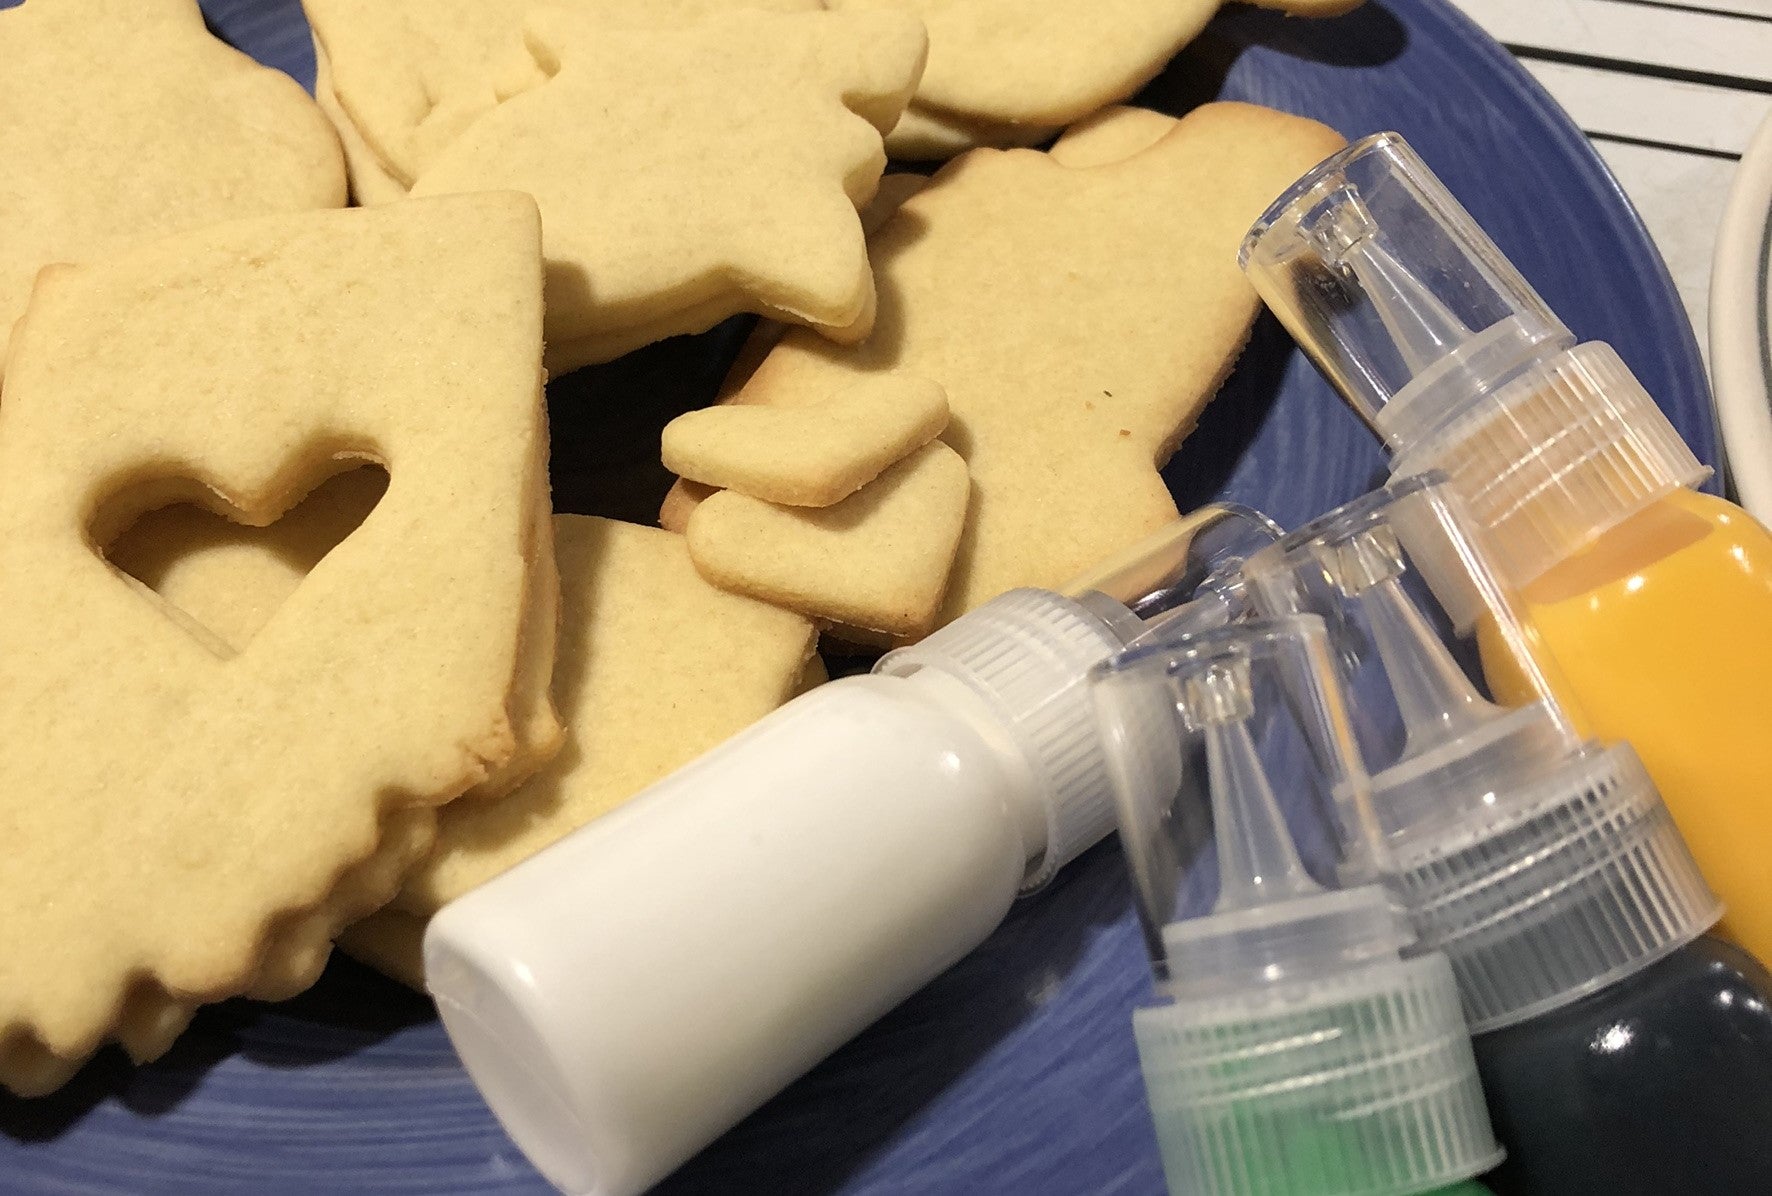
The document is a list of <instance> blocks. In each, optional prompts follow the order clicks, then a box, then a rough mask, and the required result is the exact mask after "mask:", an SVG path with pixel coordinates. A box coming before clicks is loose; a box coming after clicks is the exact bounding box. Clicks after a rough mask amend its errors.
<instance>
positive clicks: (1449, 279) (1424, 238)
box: [1238, 133, 1708, 584]
mask: <svg viewBox="0 0 1772 1196" xmlns="http://www.w3.org/2000/svg"><path fill="white" fill-rule="evenodd" d="M1238 261H1239V262H1240V264H1241V265H1242V267H1243V269H1244V271H1245V272H1246V273H1247V274H1248V275H1249V279H1250V281H1251V282H1252V283H1253V284H1254V285H1255V288H1256V290H1257V291H1259V292H1260V294H1261V297H1262V298H1263V299H1264V300H1265V301H1266V302H1267V304H1268V306H1269V307H1270V308H1272V309H1273V311H1274V313H1275V314H1276V315H1277V316H1278V317H1279V318H1280V321H1281V322H1282V323H1283V324H1285V326H1286V328H1287V330H1288V331H1290V332H1291V333H1292V335H1293V337H1294V338H1295V339H1296V340H1297V341H1298V343H1299V344H1300V345H1301V346H1302V347H1303V348H1304V350H1305V352H1306V353H1308V354H1309V355H1310V357H1311V359H1312V360H1313V361H1314V362H1315V363H1316V364H1317V367H1318V368H1319V369H1321V370H1322V371H1323V373H1324V374H1325V375H1326V376H1327V377H1328V378H1329V380H1330V381H1331V382H1332V383H1333V384H1334V385H1335V387H1336V389H1337V390H1339V391H1340V392H1341V394H1342V396H1343V397H1344V398H1346V399H1347V401H1348V403H1349V404H1350V405H1352V406H1353V408H1354V410H1355V411H1357V412H1358V413H1359V414H1360V415H1361V416H1362V417H1363V418H1364V419H1365V420H1366V421H1367V422H1368V423H1369V424H1371V426H1372V427H1373V429H1374V430H1375V431H1376V432H1377V433H1378V435H1379V436H1380V437H1381V438H1382V439H1383V440H1384V442H1385V444H1386V445H1387V446H1388V447H1389V449H1390V451H1391V453H1392V456H1393V466H1394V468H1395V472H1396V474H1397V475H1398V476H1408V475H1410V474H1415V473H1425V472H1427V471H1429V470H1435V469H1438V470H1443V471H1444V472H1445V473H1446V474H1448V475H1449V476H1450V477H1451V478H1452V479H1453V481H1454V483H1455V484H1456V485H1457V486H1458V487H1459V489H1460V491H1461V492H1462V493H1463V494H1464V497H1465V499H1466V501H1467V502H1469V504H1470V509H1471V513H1472V515H1473V516H1474V517H1475V518H1476V519H1477V520H1478V522H1479V523H1480V524H1481V525H1482V526H1484V527H1485V528H1486V529H1488V530H1489V532H1490V533H1491V535H1492V537H1493V542H1494V551H1495V552H1496V554H1497V559H1498V563H1499V564H1500V565H1501V567H1502V568H1503V569H1504V570H1505V571H1506V572H1507V573H1508V575H1509V576H1510V577H1512V578H1514V580H1516V581H1517V582H1519V583H1521V584H1524V583H1525V582H1527V581H1530V580H1531V579H1533V578H1535V577H1537V576H1538V575H1539V574H1541V573H1543V572H1544V571H1545V570H1546V569H1548V568H1549V567H1550V566H1551V565H1554V564H1556V563H1557V562H1558V561H1560V560H1562V559H1564V558H1565V557H1567V556H1569V555H1571V554H1572V553H1574V552H1576V551H1579V550H1580V549H1581V548H1582V547H1584V546H1586V545H1587V544H1588V543H1590V542H1591V541H1592V540H1593V539H1594V538H1595V537H1597V536H1599V535H1600V534H1602V533H1604V532H1605V531H1607V530H1608V529H1610V528H1611V527H1613V526H1615V525H1616V524H1618V523H1620V522H1622V521H1623V520H1624V519H1627V518H1629V517H1630V516H1631V515H1632V514H1634V513H1636V512H1637V511H1639V510H1641V509H1642V508H1643V507H1644V506H1646V505H1648V504H1649V503H1651V502H1654V501H1655V500H1656V499H1659V498H1661V497H1662V496H1664V495H1666V494H1667V493H1669V492H1671V491H1672V490H1673V489H1675V488H1677V487H1680V486H1686V485H1691V484H1694V483H1696V482H1699V481H1702V480H1703V479H1704V477H1705V476H1706V475H1707V473H1708V470H1706V468H1705V467H1704V466H1703V465H1701V464H1700V463H1699V461H1698V459H1697V458H1696V457H1694V456H1693V455H1692V452H1691V450H1690V449H1689V448H1687V446H1686V444H1685V442H1684V441H1682V440H1681V439H1680V437H1679V434H1678V433H1677V432H1675V431H1674V428H1673V425H1672V424H1671V423H1669V422H1668V420H1667V417H1666V416H1665V415H1663V414H1662V412H1661V410H1660V409H1659V408H1658V407H1656V405H1655V403H1654V400H1652V399H1651V398H1650V397H1649V395H1648V393H1647V392H1646V391H1644V389H1643V387H1642V384H1641V383H1640V382H1638V381H1637V379H1636V377H1635V375H1633V374H1632V373H1631V371H1630V369H1629V367H1627V366H1626V365H1625V364H1624V362H1623V361H1622V360H1620V359H1619V357H1618V354H1617V353H1616V352H1614V351H1613V350H1612V349H1611V347H1610V346H1607V345H1604V344H1601V343H1598V342H1590V343H1588V344H1584V345H1580V346H1577V345H1576V343H1575V337H1574V335H1573V334H1572V333H1571V332H1570V331H1569V329H1568V328H1566V327H1565V326H1564V325H1563V323H1562V322H1561V321H1560V320H1558V319H1557V317H1556V316H1555V315H1554V314H1553V313H1552V312H1551V310H1550V309H1549V308H1548V307H1547V306H1546V305H1545V303H1544V300H1543V299H1541V298H1539V296H1538V294H1537V293H1536V292H1535V291H1533V289H1532V288H1531V286H1529V285H1528V284H1527V282H1526V280H1525V279H1524V278H1523V277H1522V276H1521V275H1520V273H1519V271H1517V270H1516V269H1515V268H1514V267H1513V265H1512V264H1511V263H1510V262H1509V261H1508V260H1507V259H1506V258H1505V257H1503V256H1502V254H1501V251H1500V250H1499V249H1497V248H1496V246H1495V244H1494V242H1492V241H1491V240H1490V239H1489V237H1488V236H1487V235H1486V234H1484V232H1483V230H1482V229H1481V228H1479V227H1478V226H1477V224H1476V222H1475V221H1474V220H1472V219H1471V217H1470V214H1469V213H1467V212H1466V211H1465V210H1464V209H1463V208H1462V207H1460V206H1459V204H1458V201H1457V200H1455V199H1454V198H1453V197H1452V194H1451V192H1449V191H1448V190H1447V189H1446V187H1445V185H1444V184H1443V183H1441V182H1440V180H1439V179H1438V178H1436V177H1435V176H1434V174H1433V172H1432V171H1430V170H1429V169H1428V168H1427V166H1426V164H1425V163H1423V162H1422V160H1421V159H1420V157H1418V156H1417V155H1416V153H1415V151H1414V150H1412V149H1411V148H1410V147H1409V145H1408V143H1407V142H1405V141H1404V140H1403V139H1402V138H1401V137H1400V136H1398V135H1397V134H1395V133H1379V134H1376V135H1375V136H1372V137H1368V138H1366V139H1364V140H1363V141H1359V142H1357V143H1355V144H1354V145H1351V146H1349V147H1347V148H1346V149H1345V150H1342V151H1341V152H1340V153H1338V154H1336V155H1335V156H1334V157H1332V158H1330V159H1328V160H1327V161H1325V162H1323V163H1322V164H1321V165H1319V166H1317V167H1316V168H1315V169H1314V170H1312V171H1311V172H1310V173H1309V174H1307V175H1306V176H1305V177H1304V178H1302V179H1300V180H1299V181H1298V182H1297V183H1296V184H1294V186H1293V187H1292V188H1291V190H1289V191H1287V192H1286V194H1285V195H1283V196H1281V197H1280V198H1279V199H1278V200H1276V201H1275V203H1274V204H1273V206H1272V207H1270V208H1269V209H1268V210H1267V212H1266V213H1265V214H1264V215H1263V216H1262V218H1261V219H1260V220H1259V221H1258V222H1257V223H1256V225H1255V227H1254V228H1253V229H1251V230H1250V232H1249V235H1248V237H1247V238H1246V239H1245V240H1244V242H1243V247H1242V250H1241V252H1240V254H1239V257H1238Z"/></svg>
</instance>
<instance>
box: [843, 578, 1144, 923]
mask: <svg viewBox="0 0 1772 1196" xmlns="http://www.w3.org/2000/svg"><path fill="white" fill-rule="evenodd" d="M1120 647H1121V640H1120V637H1119V636H1117V635H1116V634H1115V633H1114V631H1113V630H1112V629H1111V628H1110V627H1109V626H1108V624H1107V622H1105V621H1104V620H1103V619H1102V618H1101V617H1099V616H1098V615H1096V614H1094V613H1092V612H1091V611H1090V610H1089V609H1088V608H1087V607H1086V606H1084V605H1083V604H1082V603H1079V602H1076V601H1073V600H1071V599H1069V598H1062V597H1060V596H1059V595H1057V594H1054V593H1050V592H1048V591H1046V590H1011V591H1010V592H1009V593H1007V594H1004V595H1002V596H1001V597H998V598H994V599H992V600H991V601H990V602H987V603H986V604H985V605H983V606H981V607H979V608H978V609H977V610H974V611H972V612H970V613H968V614H967V615H965V616H964V617H962V618H959V619H956V620H954V621H953V622H952V623H949V624H948V625H947V626H946V627H943V628H942V629H941V630H939V631H937V632H935V633H934V634H933V635H931V636H929V637H928V638H926V639H924V640H922V641H920V642H918V643H916V644H913V645H911V646H910V647H908V648H900V649H898V650H897V651H895V652H890V653H888V654H887V655H885V656H884V657H882V658H881V659H880V663H879V664H878V665H876V666H875V669H874V671H875V672H877V673H881V674H884V675H887V676H894V677H907V676H910V675H912V674H914V673H916V672H917V671H919V670H921V669H934V670H939V671H940V672H943V673H945V674H947V675H949V676H951V677H954V678H956V679H958V680H959V681H961V682H963V683H964V684H965V685H966V686H967V688H969V689H970V690H972V691H973V692H974V693H975V694H977V695H978V696H979V697H981V698H982V699H984V701H985V702H986V703H988V704H989V705H990V707H991V708H992V709H993V710H995V711H996V712H997V714H998V716H999V718H1000V719H1001V720H1002V722H1003V724H1004V726H1005V727H1006V728H1008V729H1009V730H1010V732H1011V733H1012V734H1013V735H1014V736H1015V739H1016V741H1017V743H1018V744H1019V745H1020V746H1021V748H1022V751H1023V753H1024V754H1025V755H1026V757H1027V759H1028V761H1029V763H1030V765H1031V766H1032V767H1033V771H1034V773H1035V775H1036V778H1037V779H1038V781H1039V783H1040V784H1041V786H1042V787H1043V789H1044V794H1043V796H1044V797H1045V800H1046V825H1047V839H1046V850H1045V852H1044V853H1043V854H1042V855H1041V856H1040V858H1039V859H1037V860H1036V861H1034V863H1032V864H1031V865H1029V869H1028V874H1027V877H1026V879H1025V880H1024V881H1023V889H1024V891H1025V890H1028V889H1033V888H1037V887H1039V886H1040V885H1043V884H1045V883H1046V882H1047V881H1049V880H1051V879H1052V877H1053V876H1054V875H1056V874H1057V872H1058V870H1059V869H1060V868H1062V867H1064V866H1065V865H1066V864H1068V863H1070V862H1071V861H1072V860H1074V859H1076V858H1077V857H1078V856H1079V855H1081V854H1083V852H1085V851H1087V850H1088V849H1089V848H1091V847H1093V846H1094V845H1095V844H1096V843H1099V842H1100V841H1101V840H1102V839H1103V838H1105V837H1106V836H1107V833H1108V832H1109V831H1110V830H1112V829H1113V826H1114V807H1113V796H1112V790H1111V783H1110V782H1109V780H1108V776H1107V762H1106V759H1105V758H1104V756H1103V753H1102V747H1101V740H1100V736H1099V734H1098V732H1097V730H1096V726H1095V715H1094V711H1093V710H1092V708H1091V706H1090V704H1089V695H1088V692H1087V685H1086V680H1087V678H1088V675H1089V670H1090V669H1092V668H1093V667H1095V665H1097V664H1099V663H1101V662H1102V661H1104V660H1106V659H1107V658H1108V657H1109V656H1110V655H1112V654H1113V653H1114V652H1117V651H1119V649H1120Z"/></svg>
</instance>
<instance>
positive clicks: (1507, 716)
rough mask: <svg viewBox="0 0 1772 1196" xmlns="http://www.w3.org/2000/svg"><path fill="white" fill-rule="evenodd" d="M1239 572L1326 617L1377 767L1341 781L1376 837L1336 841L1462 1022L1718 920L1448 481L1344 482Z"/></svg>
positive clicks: (1612, 966) (1358, 734) (1638, 963)
mask: <svg viewBox="0 0 1772 1196" xmlns="http://www.w3.org/2000/svg"><path fill="white" fill-rule="evenodd" d="M1245 572H1246V575H1247V583H1248V587H1249V592H1250V594H1251V597H1252V601H1253V602H1254V604H1255V605H1256V606H1257V608H1258V609H1260V610H1262V611H1264V612H1267V613H1270V614H1271V613H1286V614H1292V615H1297V614H1299V613H1313V614H1316V615H1318V616H1320V617H1321V618H1322V619H1323V621H1324V623H1325V625H1326V627H1327V628H1328V630H1329V635H1330V637H1331V642H1332V647H1333V656H1334V659H1335V663H1336V668H1337V670H1338V672H1339V677H1340V681H1341V683H1342V685H1343V686H1344V687H1345V690H1346V692H1347V693H1348V694H1349V701H1350V706H1351V707H1352V711H1353V725H1354V728H1355V731H1354V735H1355V739H1356V741H1357V742H1358V744H1359V750H1360V752H1361V754H1362V756H1363V759H1364V762H1365V765H1366V767H1367V768H1368V769H1369V775H1370V785H1369V788H1368V789H1367V790H1366V791H1365V792H1363V793H1358V794H1353V795H1351V796H1350V795H1338V798H1339V800H1341V801H1343V802H1346V801H1349V800H1356V801H1358V802H1359V803H1361V805H1362V807H1363V808H1364V809H1365V810H1369V813H1368V814H1367V815H1366V816H1364V817H1362V818H1361V819H1359V820H1348V819H1343V820H1342V823H1341V825H1342V827H1343V828H1344V830H1353V831H1364V832H1367V833H1371V832H1373V831H1374V830H1375V831H1376V834H1377V837H1376V839H1374V840H1373V841H1372V842H1371V843H1369V844H1368V845H1367V846H1365V847H1363V848H1362V847H1359V846H1357V845H1352V844H1350V845H1348V847H1347V848H1346V851H1345V857H1346V859H1347V860H1348V861H1349V862H1350V863H1357V864H1358V865H1359V867H1360V873H1359V875H1360V877H1361V878H1362V879H1364V878H1366V877H1368V876H1370V875H1371V874H1372V872H1374V871H1376V873H1377V874H1378V876H1379V877H1380V878H1381V879H1382V880H1383V881H1384V882H1385V883H1386V884H1387V886H1388V887H1389V888H1390V889H1391V890H1392V892H1393V893H1395V894H1396V895H1397V897H1398V898H1399V900H1401V901H1402V902H1403V904H1404V905H1405V906H1406V907H1407V908H1408V910H1409V912H1410V916H1411V918H1412V920H1413V922H1414V925H1415V929H1416V931H1417V933H1418V934H1419V935H1420V940H1421V945H1422V946H1423V947H1424V948H1432V949H1438V950H1441V951H1444V952H1445V953H1446V956H1447V958H1448V959H1449V960H1450V961H1451V964H1452V968H1453V971H1454V972H1455V973H1456V974H1457V976H1458V979H1459V986H1460V990H1461V992H1462V994H1463V998H1464V1002H1465V1012H1466V1015H1467V1017H1468V1018H1469V1021H1470V1024H1471V1028H1472V1030H1473V1031H1475V1032H1482V1031H1484V1030H1489V1029H1495V1028H1497V1027H1500V1026H1503V1025H1507V1024H1510V1023H1512V1022H1515V1021H1519V1020H1522V1019H1524V1018H1527V1017H1532V1016H1534V1015H1536V1014H1538V1013H1542V1012H1545V1011H1546V1010H1549V1009H1552V1008H1555V1007H1557V1006H1559V1005H1563V1004H1567V1003H1568V1002H1570V1001H1573V1000H1576V999H1577V998H1579V997H1581V996H1584V995H1586V994H1587V993H1590V992H1593V991H1594V990H1596V989H1598V988H1601V987H1603V986H1605V985H1606V984H1609V983H1612V982H1613V981H1615V980H1617V979H1619V978H1621V977H1622V976H1625V975H1628V974H1630V973H1631V972H1634V971H1637V970H1639V969H1641V968H1643V967H1645V966H1647V965H1648V964H1650V963H1652V962H1654V961H1655V960H1656V959H1659V958H1661V957H1662V956H1663V955H1665V954H1666V953H1667V952H1669V951H1672V950H1674V949H1675V948H1677V947H1679V946H1681V945H1683V944H1685V943H1687V942H1690V941H1691V940H1692V939H1693V938H1696V937H1697V936H1698V935H1699V934H1701V933H1703V932H1704V930H1705V929H1707V928H1708V927H1709V926H1711V925H1712V924H1713V923H1714V922H1715V921H1716V919H1717V917H1718V915H1719V913H1720V912H1721V911H1720V907H1719V906H1718V904H1717V901H1716V898H1715V896H1714V895H1712V894H1711V892H1710V891H1709V889H1708V888H1706V886H1705V884H1704V882H1703V879H1702V878H1701V877H1700V876H1699V874H1698V870H1697V867H1696V865H1695V864H1694V863H1693V861H1692V858H1691V855H1690V853H1689V852H1688V851H1687V849H1686V846H1685V843H1684V841H1683V840H1682V839H1681V838H1680V836H1679V833H1678V831H1677V830H1676V829H1675V828H1674V825H1673V821H1672V819H1671V818H1670V817H1669V815H1668V813H1667V810H1666V808H1665V807H1664V806H1663V805H1662V802H1661V798H1660V795H1659V794H1658V793H1657V792H1656V790H1655V787H1654V785H1653V783H1652V782H1651V781H1650V780H1649V777H1648V776H1647V774H1646V773H1644V771H1643V768H1642V765H1641V764H1640V763H1639V762H1638V761H1637V759H1636V757H1635V755H1634V754H1633V753H1631V751H1630V749H1629V748H1628V747H1623V746H1619V747H1614V748H1611V749H1604V748H1602V747H1600V746H1599V745H1597V744H1593V743H1589V742H1585V741H1583V740H1582V739H1581V737H1580V736H1579V734H1578V733H1577V732H1576V731H1575V729H1574V726H1573V724H1572V722H1571V720H1570V718H1569V716H1568V714H1567V713H1566V712H1565V711H1564V710H1563V709H1562V708H1561V707H1560V706H1559V705H1558V703H1557V702H1556V700H1555V699H1554V698H1552V697H1551V694H1552V692H1553V686H1555V684H1556V683H1555V681H1554V680H1553V678H1552V676H1550V675H1549V674H1548V673H1547V671H1546V670H1547V669H1548V668H1551V667H1554V666H1552V665H1550V664H1548V663H1547V660H1548V658H1547V657H1546V655H1545V654H1544V653H1543V652H1542V651H1540V650H1539V649H1538V647H1537V645H1536V643H1535V642H1534V640H1533V639H1532V637H1531V634H1530V631H1529V628H1528V627H1527V626H1526V625H1525V624H1524V623H1522V621H1521V620H1520V618H1519V616H1518V607H1517V600H1516V599H1515V597H1514V594H1513V591H1512V589H1511V587H1510V586H1509V585H1508V584H1507V582H1506V581H1505V580H1504V579H1503V578H1501V577H1499V576H1498V575H1497V574H1496V573H1495V571H1494V570H1493V568H1492V567H1491V566H1490V564H1489V562H1488V559H1487V557H1486V555H1485V550H1484V544H1483V541H1482V539H1481V537H1480V533H1477V532H1476V531H1474V530H1473V529H1472V528H1471V526H1470V521H1469V518H1468V516H1467V515H1466V514H1465V513H1464V510H1463V506H1462V503H1461V501H1460V499H1459V497H1458V495H1457V493H1456V492H1455V490H1454V489H1453V487H1452V486H1451V485H1450V484H1449V483H1448V482H1447V481H1446V480H1445V479H1444V478H1439V477H1434V476H1428V477H1420V478H1411V479H1406V480H1404V481H1401V482H1396V483H1393V484H1392V485H1390V486H1388V487H1386V488H1385V489H1383V490H1379V491H1376V492H1374V493H1372V494H1369V495H1367V496H1365V497H1363V498H1361V499H1357V500H1356V501H1354V502H1352V503H1350V504H1348V505H1347V506H1345V507H1343V508H1341V509H1339V510H1337V511H1333V512H1331V513H1330V514H1328V515H1326V516H1324V517H1323V518H1322V519H1320V520H1317V521H1316V522H1314V523H1312V524H1310V525H1308V526H1306V527H1303V528H1300V529H1299V530H1298V531H1297V532H1294V533H1292V534H1291V535H1290V536H1287V537H1286V538H1285V539H1283V540H1281V541H1280V542H1279V543H1277V544H1275V545H1273V546H1272V547H1270V548H1268V549H1266V550H1264V551H1262V552H1260V553H1257V554H1256V555H1255V556H1254V557H1253V558H1251V559H1250V560H1249V562H1248V563H1247V565H1246V567H1245ZM1479 663H1480V668H1479ZM1483 676H1486V677H1487V678H1488V679H1489V680H1490V681H1491V682H1492V683H1493V690H1494V692H1493V693H1491V692H1490V691H1489V690H1486V689H1485V688H1484V687H1483V686H1482V685H1480V684H1479V681H1478V678H1479V677H1483ZM1557 688H1561V687H1560V686H1558V687H1557Z"/></svg>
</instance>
